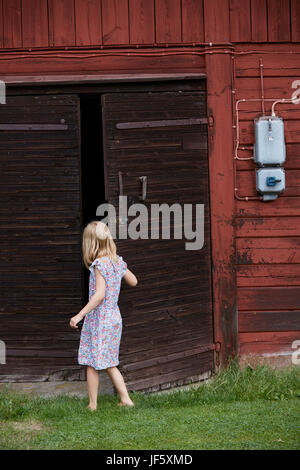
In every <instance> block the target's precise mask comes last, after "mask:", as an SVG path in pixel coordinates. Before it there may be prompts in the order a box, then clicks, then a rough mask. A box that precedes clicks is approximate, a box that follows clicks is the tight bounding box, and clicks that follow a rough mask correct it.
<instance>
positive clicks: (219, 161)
mask: <svg viewBox="0 0 300 470" xmlns="http://www.w3.org/2000/svg"><path fill="white" fill-rule="evenodd" d="M205 60H206V74H203V73H186V74H184V73H182V72H181V73H176V74H174V73H172V74H143V73H140V74H130V73H129V74H124V75H119V74H118V75H117V74H111V75H110V74H105V75H97V76H95V75H94V76H87V75H85V76H82V75H70V76H68V77H67V76H66V75H62V74H60V75H56V76H34V77H32V76H27V77H26V76H22V77H20V76H16V77H13V76H11V77H9V78H10V79H9V80H8V81H7V85H9V86H13V88H15V87H16V88H18V89H21V88H23V90H24V91H25V94H26V91H27V90H28V88H29V87H30V88H31V87H32V86H34V88H37V89H38V91H37V92H41V89H43V90H44V92H45V91H46V92H47V89H48V93H49V89H52V88H55V90H54V91H53V93H59V91H58V87H59V86H60V85H63V86H66V87H67V88H68V90H69V92H72V93H76V92H78V93H80V92H83V93H87V92H88V91H87V89H88V88H91V91H90V93H93V92H95V90H96V89H97V88H98V87H99V89H100V88H101V85H102V86H103V85H105V84H110V85H114V84H115V83H118V82H119V83H124V82H125V83H126V82H127V83H129V84H130V83H131V82H135V83H142V82H144V85H146V84H148V85H149V83H150V82H156V83H157V82H160V81H163V80H172V81H182V80H183V81H187V82H189V81H191V79H194V80H195V79H197V80H201V79H206V86H207V117H208V122H209V124H208V159H209V162H208V163H209V193H210V194H209V196H210V218H211V220H210V225H211V259H212V265H211V269H212V276H211V278H212V295H213V308H212V314H213V324H214V342H215V343H216V350H217V361H216V365H217V366H218V365H221V366H225V365H226V364H227V362H228V360H229V358H232V357H235V356H236V355H237V354H238V321H237V289H236V265H235V260H236V253H235V206H234V203H235V200H234V165H233V158H234V156H233V128H232V124H233V122H232V83H231V60H232V59H231V57H230V55H228V54H227V55H226V54H211V55H210V54H207V55H206V59H205ZM220 76H221V77H222V80H220ZM97 85H98V87H97ZM79 90H80V91H79ZM65 92H66V88H65V89H64V90H63V91H61V93H65ZM27 93H28V91H27ZM100 93H101V92H100ZM224 115H226V118H227V119H224ZM219 360H220V361H219Z"/></svg>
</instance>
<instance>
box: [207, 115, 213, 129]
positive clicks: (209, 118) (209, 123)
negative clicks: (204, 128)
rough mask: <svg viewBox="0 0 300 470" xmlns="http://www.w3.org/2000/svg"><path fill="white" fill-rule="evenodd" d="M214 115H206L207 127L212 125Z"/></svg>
mask: <svg viewBox="0 0 300 470" xmlns="http://www.w3.org/2000/svg"><path fill="white" fill-rule="evenodd" d="M214 123H215V121H214V117H213V116H212V115H210V116H208V127H214Z"/></svg>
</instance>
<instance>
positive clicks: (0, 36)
mask: <svg viewBox="0 0 300 470" xmlns="http://www.w3.org/2000/svg"><path fill="white" fill-rule="evenodd" d="M0 47H3V1H2V0H0Z"/></svg>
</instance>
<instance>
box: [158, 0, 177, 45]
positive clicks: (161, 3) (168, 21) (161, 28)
mask: <svg viewBox="0 0 300 470" xmlns="http://www.w3.org/2000/svg"><path fill="white" fill-rule="evenodd" d="M155 26H156V42H157V43H167V44H169V43H172V42H174V43H178V42H179V43H180V42H181V40H182V39H181V7H180V0H155Z"/></svg>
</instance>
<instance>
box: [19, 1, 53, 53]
mask: <svg viewBox="0 0 300 470" xmlns="http://www.w3.org/2000/svg"><path fill="white" fill-rule="evenodd" d="M22 35H23V47H31V46H33V47H34V46H36V47H38V46H40V47H41V46H48V8H47V0H26V1H24V0H23V1H22Z"/></svg>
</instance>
